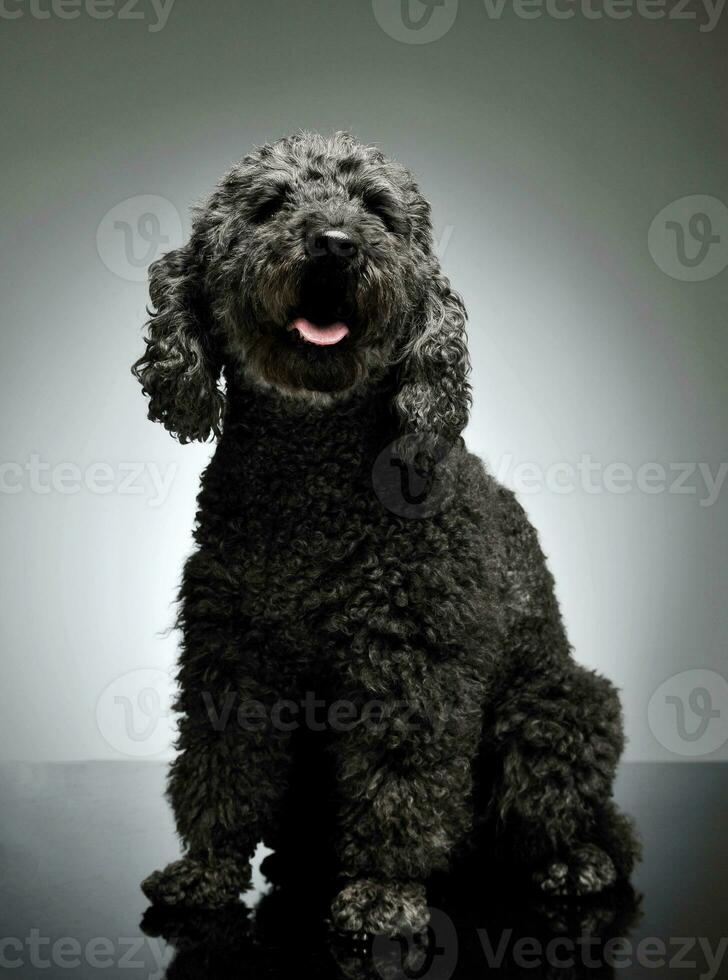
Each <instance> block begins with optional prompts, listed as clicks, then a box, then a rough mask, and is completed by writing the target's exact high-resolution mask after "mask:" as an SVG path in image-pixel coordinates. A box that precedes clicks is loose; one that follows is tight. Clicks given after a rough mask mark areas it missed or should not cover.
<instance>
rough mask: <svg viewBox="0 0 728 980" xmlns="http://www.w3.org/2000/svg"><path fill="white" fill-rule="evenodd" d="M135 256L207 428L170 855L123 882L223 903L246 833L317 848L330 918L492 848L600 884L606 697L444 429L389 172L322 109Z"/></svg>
mask: <svg viewBox="0 0 728 980" xmlns="http://www.w3.org/2000/svg"><path fill="white" fill-rule="evenodd" d="M332 232H333V233H334V234H332ZM342 243H343V244H342ZM150 276H151V297H152V303H153V312H152V314H151V319H150V321H149V324H148V339H147V349H146V352H145V354H144V356H143V357H142V358H141V360H139V361H138V362H137V364H136V365H135V368H134V370H135V373H136V375H137V377H138V378H139V380H140V381H141V382H142V385H143V387H144V389H145V391H146V392H147V394H148V396H149V414H150V417H151V418H153V419H158V420H159V421H161V422H162V423H163V424H164V425H165V426H166V427H167V428H168V429H169V430H171V431H172V432H174V433H176V434H177V436H178V437H179V438H180V439H181V440H183V441H187V440H190V439H204V438H207V437H208V436H209V435H210V434H211V433H214V434H215V435H218V436H219V439H218V443H217V446H216V448H215V452H214V455H213V457H212V460H211V461H210V464H209V466H208V468H207V470H206V471H205V474H204V476H203V480H202V490H201V492H200V495H199V498H198V501H199V510H198V515H197V526H196V529H195V542H196V550H195V551H194V553H193V554H192V555H191V557H190V558H189V559H188V561H187V563H186V565H185V571H184V576H183V580H182V586H181V590H180V603H181V605H180V612H179V625H180V628H181V632H182V651H181V657H180V671H179V685H180V691H179V697H178V701H177V705H176V707H177V709H178V711H179V712H180V714H181V718H180V727H179V742H178V749H179V754H178V756H177V758H176V759H175V761H174V763H173V765H172V769H171V774H170V780H169V797H170V800H171V802H172V805H173V808H174V811H175V817H176V820H177V827H178V830H179V834H180V837H181V839H182V842H183V845H184V848H185V854H184V856H183V857H182V859H181V860H179V861H176V862H173V863H172V864H171V865H169V866H168V867H167V868H166V869H164V870H163V871H161V872H158V873H155V874H153V875H151V876H150V877H149V878H148V879H147V880H146V882H145V883H144V886H143V887H144V889H145V892H146V893H147V895H148V896H149V897H150V898H152V899H153V900H154V901H156V902H161V903H166V904H167V905H176V906H194V907H197V908H200V907H210V906H217V905H225V904H227V903H229V902H232V901H234V900H235V898H236V895H237V892H238V890H239V889H240V888H244V887H245V886H246V884H247V882H248V881H249V876H250V866H249V860H250V857H251V855H252V854H253V852H254V850H255V847H256V844H257V842H258V841H260V840H261V839H262V840H264V841H265V843H267V844H268V845H269V846H271V847H272V848H273V849H274V852H275V854H274V855H273V857H274V858H275V860H273V861H272V862H271V861H270V860H269V861H268V862H267V869H268V870H269V871H270V869H271V868H272V869H273V870H274V871H275V869H276V868H277V869H278V872H280V871H281V866H282V865H283V866H285V865H286V864H287V861H286V854H288V855H290V854H291V853H292V852H293V854H294V855H296V856H300V852H301V851H302V850H303V851H306V852H307V853H310V854H312V855H315V859H316V862H317V864H318V866H319V867H321V866H323V865H326V867H327V869H328V871H330V872H332V873H333V876H334V878H335V879H336V882H337V886H336V887H337V891H338V894H337V895H336V897H334V896H331V898H333V901H332V902H331V903H330V909H331V912H330V914H331V921H332V923H333V925H334V926H335V927H336V928H337V929H339V930H342V931H344V932H347V933H352V932H355V933H360V932H361V933H371V932H377V931H378V932H387V933H390V934H394V933H406V932H414V931H421V930H422V929H423V928H424V927H425V924H426V923H427V919H428V915H429V911H428V908H427V899H426V895H427V892H426V889H425V885H426V883H427V881H428V879H429V878H431V877H432V875H433V874H434V873H436V872H438V871H442V870H444V869H447V868H448V867H449V866H450V865H451V864H452V863H453V862H461V863H463V864H464V865H467V866H468V867H469V868H470V869H471V870H472V873H473V875H475V876H476V877H478V876H483V880H484V881H485V882H486V883H489V882H491V878H490V877H489V873H488V870H487V869H488V864H487V863H486V860H485V857H486V855H490V856H491V858H493V857H494V856H495V858H497V859H498V860H500V862H501V863H502V864H504V865H506V866H507V868H508V870H507V875H508V876H509V877H512V878H513V881H514V882H515V883H516V885H517V887H518V888H519V889H523V890H528V889H530V890H531V891H535V892H537V893H539V894H540V895H542V896H544V895H545V896H554V897H556V898H559V897H560V896H563V895H572V896H573V895H576V896H582V895H585V894H591V893H595V892H599V891H604V890H606V889H610V888H612V887H613V885H614V883H615V881H616V880H617V878H619V877H624V876H625V875H627V874H629V871H630V869H631V867H632V864H633V861H634V858H635V854H636V850H637V849H636V845H635V842H634V838H633V835H632V831H631V828H630V825H629V823H628V821H627V820H626V819H625V818H624V817H623V816H622V815H621V814H620V813H619V812H618V811H617V809H616V808H615V806H614V804H613V803H612V801H611V799H610V796H611V789H612V782H613V779H614V774H615V770H616V766H617V762H618V759H619V755H620V752H621V749H622V744H623V738H622V723H621V713H620V705H619V699H618V696H617V693H616V691H615V690H614V688H613V687H612V685H611V684H610V683H609V682H608V681H607V680H605V679H604V678H602V677H599V676H598V675H596V674H594V673H592V672H591V671H588V670H586V669H584V668H583V667H580V666H579V665H578V664H576V663H575V662H574V661H573V660H572V658H571V651H570V648H569V644H568V641H567V639H566V635H565V632H564V628H563V623H562V621H561V616H560V614H559V609H558V605H557V602H556V598H555V595H554V590H553V581H552V579H551V575H550V573H549V571H548V569H547V567H546V564H545V560H544V556H543V554H542V552H541V549H540V547H539V544H538V539H537V537H536V534H535V532H534V530H533V528H532V527H531V526H530V524H529V522H528V519H527V517H526V515H525V513H524V512H523V510H522V508H520V507H519V505H518V504H517V502H516V501H515V499H514V497H513V495H512V494H511V493H509V492H508V491H506V490H505V489H503V488H502V487H499V486H498V484H497V483H496V481H495V480H494V479H493V478H492V477H491V476H490V475H489V474H488V473H487V472H486V471H485V469H484V468H483V466H482V464H481V463H480V461H479V460H477V459H476V458H475V457H474V456H472V455H470V454H469V453H468V452H467V451H466V449H465V446H464V443H463V439H462V436H461V432H462V430H463V427H464V426H465V424H466V422H467V418H468V410H469V407H470V387H469V383H468V372H469V361H468V352H467V344H466V336H465V309H464V307H463V304H462V302H461V300H460V298H459V297H458V296H457V294H456V293H454V292H453V291H452V290H451V288H450V285H449V283H448V281H447V279H446V278H445V276H444V275H443V273H442V271H441V269H440V265H439V262H438V260H437V257H436V255H435V254H434V250H433V246H432V231H431V223H430V209H429V206H428V205H427V202H426V201H425V200H424V198H423V197H422V195H421V193H420V191H419V189H418V187H417V185H416V183H415V181H414V179H413V178H412V175H411V174H410V173H409V172H408V171H407V170H406V169H405V168H403V167H401V166H400V165H399V164H396V163H393V162H392V161H389V160H386V159H385V157H384V156H383V154H382V153H381V152H380V150H378V149H376V148H374V147H370V146H363V145H362V144H360V143H357V142H356V141H355V140H354V139H353V138H352V137H350V136H347V135H345V134H337V135H335V136H333V137H329V138H324V137H321V136H316V135H311V134H305V133H299V134H298V135H296V136H293V137H291V138H289V139H286V140H280V141H278V142H277V143H273V144H271V145H269V146H265V147H261V148H259V149H258V150H255V151H254V152H253V153H251V154H249V155H248V156H247V157H245V158H244V159H243V160H242V161H241V162H240V163H239V164H238V165H237V166H236V167H234V168H233V169H232V170H231V171H230V172H229V173H228V174H227V175H226V176H225V177H223V179H222V181H221V182H220V184H219V185H218V187H217V189H216V190H215V191H214V193H213V194H212V196H211V197H210V198H209V200H208V201H207V202H206V203H205V204H204V205H203V206H202V207H201V208H199V209H198V210H197V212H196V213H195V217H194V221H193V226H192V233H191V237H190V240H189V242H188V244H187V245H185V246H183V247H182V248H180V249H177V250H176V251H174V252H171V253H170V254H169V255H166V256H165V257H164V258H162V259H161V260H160V261H159V262H156V263H155V264H154V265H153V266H152V268H151V273H150ZM331 338H333V339H332V340H331V343H323V344H322V343H320V341H321V340H322V339H323V340H327V339H331ZM221 379H222V381H223V382H224V385H225V394H224V395H223V393H222V390H221V387H220V385H221ZM311 698H313V702H314V703H315V704H318V706H319V707H318V709H317V710H318V714H317V713H316V709H315V710H314V712H313V714H311V713H310V712H309V707H310V706H311V703H312V702H311ZM342 708H343V713H342ZM492 863H493V861H491V864H492ZM315 876H316V875H315V874H314V875H313V877H315ZM282 877H284V878H285V867H284V871H283V874H282ZM311 877H312V876H310V875H309V876H308V877H307V878H306V884H307V887H308V884H309V882H310V879H311Z"/></svg>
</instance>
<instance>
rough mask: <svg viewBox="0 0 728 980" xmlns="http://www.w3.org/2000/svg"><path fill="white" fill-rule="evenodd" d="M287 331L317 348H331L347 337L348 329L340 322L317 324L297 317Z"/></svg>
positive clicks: (302, 317)
mask: <svg viewBox="0 0 728 980" xmlns="http://www.w3.org/2000/svg"><path fill="white" fill-rule="evenodd" d="M288 329H289V330H292V331H295V332H296V333H297V334H298V336H299V337H301V339H302V340H304V341H305V342H306V343H307V344H315V345H316V346H317V347H332V346H333V345H334V344H338V343H340V342H341V341H342V340H343V339H344V338H345V337H348V336H349V328H348V327H347V325H346V324H345V323H343V322H342V321H341V320H335V321H334V322H333V323H326V324H319V323H314V322H313V321H312V320H308V319H307V318H306V317H304V316H299V317H296V318H295V320H291V322H290V323H289V325H288Z"/></svg>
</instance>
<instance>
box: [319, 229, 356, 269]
mask: <svg viewBox="0 0 728 980" xmlns="http://www.w3.org/2000/svg"><path fill="white" fill-rule="evenodd" d="M309 252H310V254H311V257H312V258H315V259H318V258H334V259H340V260H342V261H344V262H348V261H351V259H353V258H354V256H355V255H356V253H357V244H356V242H355V241H354V239H353V238H352V236H351V235H350V234H349V233H348V232H346V231H344V230H343V229H342V228H326V229H325V230H324V231H318V232H315V233H314V234H312V235H310V236H309Z"/></svg>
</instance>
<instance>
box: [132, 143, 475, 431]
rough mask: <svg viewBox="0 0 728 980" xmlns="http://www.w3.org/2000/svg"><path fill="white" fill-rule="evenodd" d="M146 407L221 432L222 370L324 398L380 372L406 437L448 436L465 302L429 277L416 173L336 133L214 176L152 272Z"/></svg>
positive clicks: (460, 404) (258, 155)
mask: <svg viewBox="0 0 728 980" xmlns="http://www.w3.org/2000/svg"><path fill="white" fill-rule="evenodd" d="M150 295H151V299H152V304H153V310H152V312H151V319H150V320H149V323H148V339H147V340H146V344H147V349H146V352H145V353H144V355H143V356H142V357H141V358H140V359H139V361H137V363H136V364H135V365H134V369H133V370H134V373H135V374H136V376H137V377H138V379H139V381H140V382H141V384H142V386H143V388H144V390H145V392H146V393H147V394H148V395H149V399H150V403H149V417H150V418H152V419H156V420H159V421H161V422H162V423H163V424H164V425H165V426H166V428H167V429H169V430H170V431H171V432H173V433H175V434H176V435H177V436H178V438H179V439H180V440H181V441H183V442H187V441H190V440H193V439H206V438H207V437H208V436H209V435H210V434H211V433H215V434H217V433H218V432H219V431H220V422H221V418H222V413H223V410H224V403H225V395H224V393H223V392H222V391H221V390H220V388H219V386H218V382H219V378H220V375H221V372H222V369H223V367H225V366H226V365H227V367H228V368H229V369H231V370H232V371H233V372H236V371H239V370H242V371H243V372H244V374H245V375H246V376H247V378H248V379H250V380H251V381H253V382H254V383H255V384H258V385H262V386H272V387H274V388H276V389H278V390H280V391H283V392H285V393H287V394H289V395H290V396H292V397H296V398H310V399H315V400H318V401H324V402H325V401H334V400H336V399H339V398H342V397H344V396H346V394H347V393H349V392H351V391H354V390H356V389H358V388H360V387H362V386H365V385H367V384H373V383H375V382H377V381H381V380H382V379H384V378H387V377H390V376H391V377H392V378H393V379H394V381H393V384H392V389H391V390H392V397H393V402H394V407H395V409H396V411H397V412H398V414H399V417H400V421H401V427H402V431H403V432H405V433H407V432H429V433H434V434H437V435H440V436H444V437H445V438H447V439H453V438H456V437H457V436H458V435H459V433H460V431H461V430H462V428H463V427H464V425H465V422H466V421H467V415H468V409H469V404H470V388H469V384H468V380H467V375H468V370H469V361H468V354H467V347H466V338H465V310H464V307H463V304H462V302H461V300H460V298H459V297H458V296H457V295H456V294H455V293H454V292H452V291H451V289H450V286H449V283H448V281H447V279H446V278H445V277H444V276H443V275H442V273H441V272H440V267H439V263H438V260H437V257H436V255H435V254H434V250H433V243H432V227H431V223H430V208H429V205H428V203H427V201H426V200H425V199H424V198H423V197H422V195H421V194H420V192H419V189H418V187H417V184H416V183H415V181H414V179H413V177H412V175H411V174H410V173H409V171H407V170H406V169H405V168H404V167H402V166H400V165H399V164H396V163H393V162H392V161H390V160H387V159H386V158H385V157H384V156H383V154H382V153H381V152H380V151H379V150H378V149H376V148H375V147H372V146H365V145H362V144H361V143H359V142H357V141H356V140H355V139H354V138H353V137H351V136H349V135H348V134H345V133H337V134H335V135H334V136H332V137H329V138H325V137H322V136H319V135H312V134H309V133H299V134H297V135H295V136H292V137H289V138H287V139H282V140H279V141H277V142H275V143H272V144H269V145H266V146H263V147H261V148H259V149H257V150H255V151H254V152H253V153H251V154H249V155H248V156H246V157H244V158H243V160H241V162H240V163H239V164H238V165H237V166H235V167H234V168H233V169H232V170H231V171H230V172H229V173H228V174H226V176H225V177H223V178H222V180H221V181H220V183H219V184H218V186H217V188H216V190H215V191H214V192H213V194H212V195H211V197H210V198H209V199H208V201H207V202H206V203H205V204H204V206H202V207H200V208H198V209H197V210H196V212H195V215H194V221H193V227H192V233H191V236H190V239H189V241H188V242H187V244H186V245H184V246H183V247H182V248H179V249H176V250H174V251H172V252H169V253H167V254H166V255H165V256H163V257H162V258H161V259H159V260H158V261H156V262H154V263H153V264H152V266H151V267H150Z"/></svg>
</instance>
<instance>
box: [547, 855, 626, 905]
mask: <svg viewBox="0 0 728 980" xmlns="http://www.w3.org/2000/svg"><path fill="white" fill-rule="evenodd" d="M533 880H534V882H535V883H536V884H537V885H538V887H539V888H540V889H541V890H542V891H543V892H545V893H546V894H548V895H573V896H577V897H578V896H581V895H596V894H598V893H599V892H602V891H604V890H605V889H606V888H609V887H610V886H611V885H613V884H614V883H615V881H616V880H617V872H616V870H615V867H614V863H613V861H612V859H611V858H610V857H609V855H608V854H606V853H605V852H604V851H603V850H602V849H601V848H599V847H596V846H595V845H594V844H585V845H583V846H581V847H575V848H574V849H573V850H572V851H571V852H570V853H569V854H567V855H565V856H564V857H563V858H559V859H558V860H555V861H551V862H550V863H549V864H547V865H546V867H545V868H543V869H542V870H540V871H537V872H536V873H535V874H534V876H533Z"/></svg>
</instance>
